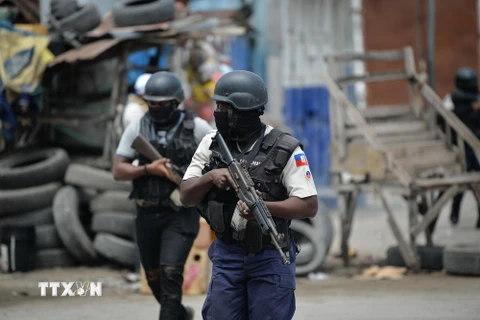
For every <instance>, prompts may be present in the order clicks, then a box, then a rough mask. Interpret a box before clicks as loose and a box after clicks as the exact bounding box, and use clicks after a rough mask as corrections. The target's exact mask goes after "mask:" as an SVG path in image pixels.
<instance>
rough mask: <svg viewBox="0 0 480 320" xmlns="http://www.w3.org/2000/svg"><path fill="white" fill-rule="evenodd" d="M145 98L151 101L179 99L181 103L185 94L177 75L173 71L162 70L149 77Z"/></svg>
mask: <svg viewBox="0 0 480 320" xmlns="http://www.w3.org/2000/svg"><path fill="white" fill-rule="evenodd" d="M143 98H144V99H145V100H149V101H167V100H177V102H178V103H181V102H182V101H183V100H184V98H185V96H184V93H183V88H182V83H181V82H180V80H179V79H178V78H177V76H176V75H175V74H173V73H171V72H167V71H160V72H156V73H154V74H153V75H152V76H151V77H150V79H148V81H147V84H146V85H145V94H144V95H143Z"/></svg>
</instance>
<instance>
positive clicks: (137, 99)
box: [122, 73, 152, 128]
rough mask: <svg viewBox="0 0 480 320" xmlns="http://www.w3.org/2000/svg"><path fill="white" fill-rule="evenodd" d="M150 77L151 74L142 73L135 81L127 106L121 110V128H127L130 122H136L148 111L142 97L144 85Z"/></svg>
mask: <svg viewBox="0 0 480 320" xmlns="http://www.w3.org/2000/svg"><path fill="white" fill-rule="evenodd" d="M151 75H152V74H151V73H144V74H142V75H140V76H139V77H138V78H137V80H136V81H135V86H134V88H135V93H134V94H133V93H132V94H130V95H129V96H128V100H127V104H126V106H125V109H124V110H123V116H122V125H123V128H126V127H128V125H129V124H130V123H132V122H135V121H138V120H139V119H140V118H142V117H143V116H144V115H145V113H146V112H147V111H148V105H147V103H146V102H145V100H143V98H142V97H143V95H144V93H145V85H146V84H147V81H148V79H150V77H151Z"/></svg>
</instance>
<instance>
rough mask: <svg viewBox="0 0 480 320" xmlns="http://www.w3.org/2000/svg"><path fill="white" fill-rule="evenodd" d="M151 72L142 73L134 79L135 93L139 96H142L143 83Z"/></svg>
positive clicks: (143, 90)
mask: <svg viewBox="0 0 480 320" xmlns="http://www.w3.org/2000/svg"><path fill="white" fill-rule="evenodd" d="M151 75H152V74H151V73H144V74H141V75H140V76H138V78H137V80H136V81H135V93H136V94H138V95H139V96H143V95H144V94H145V85H146V84H147V81H148V79H150V77H151Z"/></svg>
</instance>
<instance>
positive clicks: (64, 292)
mask: <svg viewBox="0 0 480 320" xmlns="http://www.w3.org/2000/svg"><path fill="white" fill-rule="evenodd" d="M38 287H39V288H40V296H42V297H46V296H47V291H50V292H51V296H52V297H57V296H58V295H59V294H60V292H61V294H60V296H61V297H75V296H80V297H86V296H90V297H95V296H98V297H101V296H102V283H101V282H78V281H77V282H52V281H51V282H39V283H38ZM48 288H51V290H48ZM59 289H60V290H59Z"/></svg>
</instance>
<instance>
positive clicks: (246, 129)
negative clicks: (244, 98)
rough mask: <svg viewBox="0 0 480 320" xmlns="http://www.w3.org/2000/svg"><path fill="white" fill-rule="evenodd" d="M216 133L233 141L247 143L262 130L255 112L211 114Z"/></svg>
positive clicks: (216, 112) (218, 112)
mask: <svg viewBox="0 0 480 320" xmlns="http://www.w3.org/2000/svg"><path fill="white" fill-rule="evenodd" d="M213 115H214V117H215V124H216V125H217V129H218V132H220V133H221V134H222V136H225V137H227V138H228V139H230V140H235V141H248V140H250V138H251V137H253V136H254V135H255V134H257V133H258V132H259V131H260V130H261V129H262V121H260V115H259V114H258V113H257V112H235V111H230V110H229V111H228V112H220V111H215V112H214V113H213Z"/></svg>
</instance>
